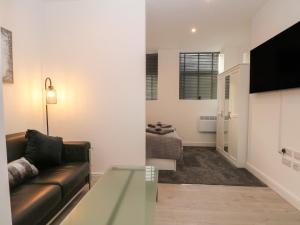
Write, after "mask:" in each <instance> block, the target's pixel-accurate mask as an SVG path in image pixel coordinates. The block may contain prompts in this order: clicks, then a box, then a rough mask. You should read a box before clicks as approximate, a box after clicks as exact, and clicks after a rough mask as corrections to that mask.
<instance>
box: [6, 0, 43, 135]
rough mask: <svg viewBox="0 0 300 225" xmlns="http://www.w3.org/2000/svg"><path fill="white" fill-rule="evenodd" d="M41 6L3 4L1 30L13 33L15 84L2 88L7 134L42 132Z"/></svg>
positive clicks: (32, 0) (35, 1)
mask: <svg viewBox="0 0 300 225" xmlns="http://www.w3.org/2000/svg"><path fill="white" fill-rule="evenodd" d="M40 13H41V3H40V1H39V0H29V1H18V0H1V2H0V15H1V18H2V21H1V26H3V27H5V28H7V29H9V30H11V31H12V32H13V60H14V84H4V85H3V95H4V116H5V132H6V134H9V133H15V132H22V131H26V129H28V128H34V129H38V130H41V129H42V88H41V57H40V35H41V32H40V31H41V30H40V28H41V24H40V23H41V22H40V21H41V14H40Z"/></svg>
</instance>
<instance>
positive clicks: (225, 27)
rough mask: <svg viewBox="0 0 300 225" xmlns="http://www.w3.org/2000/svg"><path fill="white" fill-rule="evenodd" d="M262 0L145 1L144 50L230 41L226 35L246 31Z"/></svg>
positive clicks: (190, 46)
mask: <svg viewBox="0 0 300 225" xmlns="http://www.w3.org/2000/svg"><path fill="white" fill-rule="evenodd" d="M266 1H267V0H146V11H147V49H148V50H157V49H159V48H194V47H195V46H199V43H201V42H203V41H204V40H205V42H207V41H209V40H211V39H216V40H219V41H221V39H223V40H224V41H225V39H230V38H231V37H230V35H228V34H229V33H239V34H240V33H241V32H239V31H243V32H246V30H250V24H251V18H252V17H253V15H254V14H255V13H256V12H257V10H258V9H259V8H260V7H261V6H262V4H263V3H265V2H266ZM192 27H195V28H197V32H196V33H195V34H192V33H191V28H192ZM249 38H250V37H249Z"/></svg>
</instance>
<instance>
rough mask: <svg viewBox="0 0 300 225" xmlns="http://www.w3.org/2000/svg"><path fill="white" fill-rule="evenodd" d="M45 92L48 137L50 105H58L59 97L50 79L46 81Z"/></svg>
mask: <svg viewBox="0 0 300 225" xmlns="http://www.w3.org/2000/svg"><path fill="white" fill-rule="evenodd" d="M45 91H46V123H47V135H49V121H48V105H49V104H56V103H57V95H56V90H55V88H54V86H53V85H52V81H51V79H50V77H47V78H46V79H45Z"/></svg>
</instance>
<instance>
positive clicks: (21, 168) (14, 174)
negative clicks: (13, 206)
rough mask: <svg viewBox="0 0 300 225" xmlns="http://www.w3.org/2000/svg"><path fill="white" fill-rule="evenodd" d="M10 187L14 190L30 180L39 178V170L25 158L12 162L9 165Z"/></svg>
mask: <svg viewBox="0 0 300 225" xmlns="http://www.w3.org/2000/svg"><path fill="white" fill-rule="evenodd" d="M7 167H8V178H9V187H10V188H11V189H12V188H14V187H16V186H18V185H20V184H21V183H23V182H24V181H26V180H27V179H28V178H31V177H34V176H37V175H38V173H39V171H38V169H37V168H36V167H35V166H34V165H32V164H31V163H30V162H28V161H27V160H26V159H25V158H24V157H22V158H20V159H17V160H15V161H12V162H10V163H9V164H8V166H7Z"/></svg>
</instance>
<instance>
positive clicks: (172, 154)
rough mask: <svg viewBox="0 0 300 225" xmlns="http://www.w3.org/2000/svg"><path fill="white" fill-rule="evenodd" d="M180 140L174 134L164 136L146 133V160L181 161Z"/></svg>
mask: <svg viewBox="0 0 300 225" xmlns="http://www.w3.org/2000/svg"><path fill="white" fill-rule="evenodd" d="M182 154H183V148H182V140H181V138H180V137H179V136H178V134H177V133H176V131H175V132H172V133H168V134H165V135H159V134H152V133H146V155H147V159H149V158H156V159H173V160H180V159H182Z"/></svg>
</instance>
